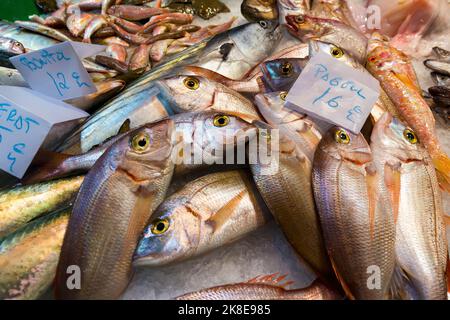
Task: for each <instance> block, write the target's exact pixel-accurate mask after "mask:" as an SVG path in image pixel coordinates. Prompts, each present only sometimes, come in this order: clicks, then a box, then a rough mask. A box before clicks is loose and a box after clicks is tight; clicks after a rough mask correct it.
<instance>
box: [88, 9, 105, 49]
mask: <svg viewBox="0 0 450 320" xmlns="http://www.w3.org/2000/svg"><path fill="white" fill-rule="evenodd" d="M107 25H108V21H106V19H105V18H104V17H103V16H99V17H95V18H94V19H92V20H91V21H90V22H89V24H88V25H87V27H86V29H85V30H84V36H83V42H86V43H91V37H92V35H93V34H94V33H95V32H96V31H98V30H100V29H101V28H103V27H105V26H107Z"/></svg>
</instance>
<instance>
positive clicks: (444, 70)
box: [423, 59, 450, 77]
mask: <svg viewBox="0 0 450 320" xmlns="http://www.w3.org/2000/svg"><path fill="white" fill-rule="evenodd" d="M423 63H424V64H425V66H427V67H428V68H430V69H431V70H433V71H436V72H438V73H440V74H442V75H444V76H447V77H450V61H443V60H436V59H427V60H425V61H424V62H423Z"/></svg>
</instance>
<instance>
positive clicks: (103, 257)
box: [0, 0, 450, 300]
mask: <svg viewBox="0 0 450 320" xmlns="http://www.w3.org/2000/svg"><path fill="white" fill-rule="evenodd" d="M30 1H31V0H30ZM404 2H405V3H402V4H393V1H387V0H370V1H359V0H347V1H344V0H314V1H310V0H278V1H275V0H274V1H266V0H244V1H241V0H239V1H238V0H236V1H223V0H222V1H219V0H170V1H169V0H162V1H161V0H81V1H77V0H36V1H35V3H36V5H37V7H38V8H39V9H40V10H41V11H40V12H41V14H39V15H31V16H30V17H29V20H27V21H15V22H9V21H6V20H0V89H1V88H4V90H7V89H8V88H10V87H7V86H13V87H15V88H20V89H18V90H26V91H23V92H27V97H28V94H29V95H33V94H35V95H36V96H39V97H44V96H46V95H49V96H51V94H50V93H49V90H47V91H46V90H37V89H36V88H35V87H33V85H31V82H30V80H29V77H28V76H27V75H25V74H24V73H23V72H22V71H21V70H19V69H21V68H19V67H18V66H17V64H16V63H22V64H23V65H25V66H26V67H28V68H29V69H30V70H31V71H35V70H38V69H39V70H46V68H48V67H49V66H51V65H58V64H59V63H61V65H62V63H63V62H65V61H69V60H71V59H72V62H73V58H72V57H69V56H68V55H67V54H66V53H64V52H66V51H64V52H62V51H61V52H57V53H55V54H53V53H50V51H51V50H50V49H49V48H55V46H56V47H58V45H59V44H61V43H64V42H67V41H68V42H71V43H72V47H73V48H74V55H75V52H76V55H78V57H77V58H76V59H75V60H78V59H79V60H80V62H79V66H78V68H79V69H77V70H78V71H73V70H72V71H67V70H65V68H66V69H67V67H65V65H62V67H60V69H61V72H59V73H57V74H56V75H55V76H52V74H51V73H50V72H47V74H48V75H49V77H50V78H51V79H52V80H53V82H54V88H55V90H57V92H59V93H60V94H61V96H62V95H63V94H62V93H61V90H69V89H70V87H71V86H75V85H78V87H79V88H83V86H84V87H85V88H86V87H89V83H92V84H93V85H92V87H95V88H90V89H92V91H89V92H90V93H89V94H85V95H81V96H80V95H75V97H71V98H70V99H63V98H60V99H59V103H61V104H64V105H65V106H67V105H69V106H68V107H70V106H72V107H75V108H78V109H81V110H83V111H84V112H89V115H88V116H85V117H82V116H79V117H78V118H76V117H72V118H71V119H69V120H70V121H60V122H58V121H57V120H55V119H53V120H52V121H51V122H49V123H52V124H54V125H53V127H52V128H49V129H47V131H45V133H46V134H47V136H45V137H33V133H34V131H33V128H34V127H33V126H38V125H40V124H39V122H38V121H37V120H36V119H35V118H33V114H32V113H29V114H28V113H27V112H25V111H23V110H22V109H23V108H22V106H24V105H28V104H30V103H32V102H33V101H30V100H31V99H28V98H23V97H15V100H14V101H10V100H9V99H7V98H6V97H4V96H3V95H2V92H4V91H2V92H0V154H1V155H0V167H1V168H2V170H0V298H1V299H42V298H44V299H53V298H55V299H121V298H122V299H129V298H131V297H132V298H145V297H147V296H146V295H145V294H144V295H143V296H139V295H140V294H142V292H150V291H151V290H153V291H151V292H153V293H152V294H153V297H157V298H161V297H163V298H170V299H178V300H344V299H352V300H353V299H355V300H385V299H387V300H391V299H392V300H447V299H448V297H449V296H448V290H449V280H450V258H449V253H448V243H447V241H448V239H447V235H446V227H447V226H448V225H449V224H450V218H449V216H448V215H447V214H449V212H448V204H449V200H448V199H449V198H448V197H449V196H448V192H450V159H449V157H448V152H449V145H448V141H449V140H448V139H449V134H448V133H449V132H450V131H449V127H448V123H449V120H450V118H449V114H448V108H449V105H450V51H449V50H450V47H449V43H450V20H449V18H448V17H447V15H446V13H448V11H449V9H450V3H449V2H447V1H446V0H420V1H419V0H408V1H404ZM12 10H13V9H12ZM0 18H1V13H0ZM430 39H433V40H430ZM435 39H436V40H435ZM92 45H95V46H92ZM83 50H84V51H83ZM86 50H93V51H96V52H99V53H97V54H94V55H89V56H86V55H83V54H80V52H84V53H85V52H87V51H86ZM37 52H41V58H39V59H36V58H33V59H31V58H29V59H30V60H27V58H25V57H27V54H29V53H37ZM319 57H322V58H321V59H322V60H323V61H322V63H317V64H314V63H312V62H313V61H315V59H316V58H319ZM330 61H331V63H330ZM331 66H333V67H335V68H333V69H332V68H331ZM16 68H17V69H16ZM74 70H75V69H74ZM79 70H82V71H83V72H84V73H85V74H86V77H88V78H89V81H86V82H83V79H82V74H81V73H80V72H79ZM336 70H338V71H336ZM343 70H351V71H345V74H343V75H342V72H344V71H343ZM66 71H67V72H68V73H67V74H68V75H69V77H67V75H65V74H64V72H66ZM335 71H336V72H341V73H338V76H336V75H333V72H335ZM86 72H87V73H86ZM314 72H315V75H314V76H315V78H314V79H315V80H314V81H310V83H309V84H308V86H303V87H302V88H300V89H301V90H299V92H295V97H294V91H296V90H297V89H298V81H300V80H301V79H302V77H306V74H314ZM367 79H369V80H370V81H367ZM424 79H425V80H424ZM44 81H48V79H45V80H44V79H42V82H44ZM70 81H72V82H70ZM316 81H317V82H316ZM319 81H321V82H320V84H321V85H319ZM324 83H325V84H326V88H327V89H326V90H325V91H323V92H322V90H321V89H320V88H322V85H324ZM374 83H375V84H376V85H373V84H374ZM296 84H297V86H296ZM72 89H73V88H72ZM300 91H302V92H300ZM307 91H309V93H311V94H315V96H314V100H313V101H312V102H313V105H314V106H315V107H317V108H323V110H325V113H324V114H325V116H322V117H317V116H315V115H316V114H315V113H311V112H308V108H306V106H303V107H302V103H305V104H306V100H301V97H305V94H306V93H307ZM369 91H370V92H372V93H373V92H376V93H377V97H378V98H376V97H375V98H374V99H373V101H375V100H376V102H375V103H374V104H373V103H368V102H367V101H368V100H370V99H369V95H368V94H367V92H369ZM17 92H21V91H17ZM297 93H298V95H297ZM302 94H303V95H302ZM293 97H294V98H293ZM298 97H300V101H299V100H298V99H299V98H298ZM46 99H50V98H46ZM305 99H306V98H305ZM358 99H359V100H358ZM360 100H365V102H361V103H359V102H358V101H360ZM36 101H47V100H36ZM48 101H53V100H48ZM55 101H56V102H55V106H57V105H58V104H57V103H58V101H57V100H55ZM66 104H67V105H66ZM16 105H17V107H16V108H14V106H16ZM32 107H35V108H39V107H40V106H39V105H33V106H32ZM349 107H350V108H349ZM24 110H25V109H24ZM27 110H32V108H31V109H30V108H29V109H27ZM364 111H367V113H366V114H370V115H369V116H368V117H367V118H366V117H362V116H361V115H362V114H364ZM83 114H85V113H83ZM48 117H49V118H51V117H52V115H50V114H49V115H48ZM341 118H344V119H347V121H351V122H357V121H359V122H361V127H362V129H361V130H360V131H359V130H358V131H357V132H355V131H354V130H353V129H352V128H354V127H349V126H342V125H341V126H337V125H336V124H337V123H340V122H337V121H339V119H341ZM355 119H356V120H355ZM363 124H364V126H363ZM13 134H17V135H19V134H20V135H21V136H20V137H22V135H23V137H24V138H23V139H25V140H24V141H19V143H17V142H16V143H15V144H14V146H13V147H12V149H11V150H9V149H7V148H6V141H8V139H11V138H10V137H11V135H13ZM26 134H28V135H26ZM37 135H38V134H36V136H37ZM26 139H41V140H40V141H42V143H41V144H40V148H39V150H37V151H36V152H35V153H32V154H27V149H26V148H27V141H26ZM2 142H3V143H2ZM21 156H27V157H31V158H30V162H31V164H29V166H28V167H27V170H26V173H25V174H24V175H23V176H22V175H20V174H17V173H15V172H14V171H13V168H14V165H15V164H16V162H18V161H19V160H18V159H19V157H21ZM31 159H32V161H31ZM4 168H7V169H9V170H6V169H4ZM275 225H276V226H275ZM267 228H272V229H267ZM264 230H266V231H264ZM267 230H271V231H270V232H268V231H267ZM258 234H266V236H265V239H266V240H265V241H266V242H269V243H270V245H271V246H272V247H271V248H272V250H273V251H275V252H276V253H275V254H274V253H270V254H271V255H273V257H274V258H273V261H269V260H271V257H270V256H269V255H268V256H263V255H261V254H260V253H258V252H259V251H258V250H259V249H258V246H254V247H253V245H252V243H253V242H251V241H250V240H248V241H249V242H242V241H246V240H245V239H250V238H251V237H252V236H255V235H258ZM267 234H269V236H268V235H267ZM277 237H278V238H281V240H276V239H278V238H277ZM267 239H268V240H267ZM280 241H281V242H280ZM262 242H264V241H262ZM239 243H241V244H242V245H241V246H240V247H237V245H238V244H239ZM284 243H285V244H284ZM233 245H234V246H236V248H238V249H234V251H233V250H232V249H229V250H228V249H227V248H232V246H233ZM260 248H261V249H260V251H261V250H262V251H267V252H269V251H270V246H269V245H268V244H267V243H262V244H261V247H260ZM268 248H269V249H268ZM253 249H254V250H255V252H256V253H255V256H254V257H255V259H257V260H258V259H260V260H258V263H259V265H264V266H261V267H260V268H257V269H264V268H265V269H264V270H270V271H268V272H266V273H265V274H254V273H252V271H253V270H252V268H251V266H250V264H251V262H250V261H248V263H249V266H244V265H243V266H242V269H241V266H239V264H242V262H247V261H246V259H247V258H246V257H245V256H243V257H241V258H239V259H240V260H238V257H237V253H236V252H237V251H238V250H240V251H241V252H242V250H249V251H253ZM220 250H225V251H220ZM226 250H228V251H226ZM218 252H221V253H220V254H219V253H218ZM214 253H217V254H218V256H215V257H212V258H208V255H211V254H214ZM234 257H236V263H235V265H234V266H235V267H236V266H239V268H237V269H239V270H235V272H234V273H233V274H232V275H230V279H238V280H236V281H234V282H232V281H224V280H223V279H228V273H229V269H226V267H225V264H226V263H227V262H228V261H230V260H232V259H233V258H234ZM196 259H197V260H196ZM208 259H209V260H208ZM211 260H216V261H215V265H220V264H222V263H223V264H224V269H223V270H222V271H221V273H217V274H216V275H215V274H214V273H215V271H213V270H215V269H214V268H213V263H211V264H210V265H208V263H210V262H211ZM202 261H203V262H202ZM208 261H209V262H208ZM259 261H260V262H259ZM265 261H267V265H265ZM183 263H184V264H185V266H186V267H185V268H188V269H189V270H186V271H185V272H184V271H180V270H183V269H182V268H183V267H182V266H183ZM255 263H256V262H255ZM298 265H302V266H303V267H302V268H298ZM177 266H181V267H180V268H178V269H176V268H177ZM208 268H210V269H211V270H209V273H208V272H205V274H204V276H203V275H202V274H203V271H204V270H206V269H208ZM277 268H278V269H277ZM286 269H289V270H292V269H296V272H297V271H298V273H299V274H300V275H303V276H304V279H305V280H304V281H305V282H304V283H303V284H299V283H298V281H295V279H297V280H298V279H299V277H298V275H295V274H294V275H292V274H289V273H288V272H285V270H286ZM297 269H298V270H297ZM142 270H145V271H142ZM152 270H155V271H154V272H155V274H158V272H159V273H161V274H164V273H165V270H172V271H170V272H168V274H172V275H175V278H174V280H173V282H172V284H171V285H167V288H166V287H165V284H164V283H162V282H164V281H161V283H158V282H155V284H154V285H155V288H152V286H153V283H152V282H151V281H150V280H149V281H142V277H143V276H142V272H148V273H151V272H152ZM173 270H178V271H176V272H174V271H173ZM207 271H208V270H207ZM139 272H141V274H140V275H139ZM190 272H192V273H194V272H195V273H199V274H201V278H202V281H201V282H199V283H197V284H196V286H191V285H190V283H189V282H186V283H182V281H181V280H177V279H183V278H182V277H183V274H182V273H185V275H184V277H185V278H184V279H186V278H188V277H189V276H190ZM253 272H256V271H253ZM144 274H145V273H144ZM224 274H225V276H223V275H224ZM137 277H138V282H139V283H135V282H136V278H137ZM178 277H180V278H178ZM199 277H200V276H199ZM148 279H154V278H151V277H149V278H148ZM193 281H194V280H193ZM137 286H139V290H137V293H136V290H135V291H133V288H136V287H137ZM159 291H163V292H164V293H159V296H158V294H157V293H155V292H159ZM130 292H133V293H130Z"/></svg>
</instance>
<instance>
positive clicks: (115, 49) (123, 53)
mask: <svg viewBox="0 0 450 320" xmlns="http://www.w3.org/2000/svg"><path fill="white" fill-rule="evenodd" d="M105 52H106V54H107V56H108V57H111V58H113V59H116V60H119V61H121V62H126V61H127V56H128V52H127V48H126V47H124V46H122V45H120V44H115V43H112V44H109V45H108V47H107V48H106V51H105Z"/></svg>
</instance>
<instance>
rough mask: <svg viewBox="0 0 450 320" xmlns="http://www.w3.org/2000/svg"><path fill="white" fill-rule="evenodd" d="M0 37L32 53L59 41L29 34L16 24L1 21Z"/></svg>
mask: <svg viewBox="0 0 450 320" xmlns="http://www.w3.org/2000/svg"><path fill="white" fill-rule="evenodd" d="M0 36H2V37H6V38H10V39H14V40H16V41H19V42H20V43H22V45H23V46H24V47H25V49H27V50H33V51H34V50H40V49H44V48H47V47H50V46H53V45H55V44H58V43H59V41H57V40H55V39H53V38H51V37H47V36H44V35H42V34H36V33H33V32H30V31H28V30H26V29H23V28H21V27H20V26H19V25H17V24H14V23H10V22H7V21H3V20H2V21H0Z"/></svg>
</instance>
